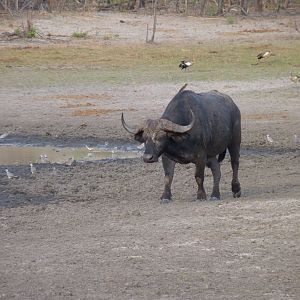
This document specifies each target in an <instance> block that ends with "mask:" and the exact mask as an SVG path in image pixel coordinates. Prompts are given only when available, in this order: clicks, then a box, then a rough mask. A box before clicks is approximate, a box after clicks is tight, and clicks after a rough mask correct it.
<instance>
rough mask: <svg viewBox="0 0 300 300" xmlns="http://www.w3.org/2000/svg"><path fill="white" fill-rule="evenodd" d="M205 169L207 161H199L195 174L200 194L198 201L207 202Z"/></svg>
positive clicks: (198, 194) (198, 193)
mask: <svg viewBox="0 0 300 300" xmlns="http://www.w3.org/2000/svg"><path fill="white" fill-rule="evenodd" d="M204 169H205V161H204V160H199V161H198V162H197V163H196V172H195V179H196V182H197V184H198V192H197V199H198V200H206V193H205V190H204V186H203V183H204Z"/></svg>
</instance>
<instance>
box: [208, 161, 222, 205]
mask: <svg viewBox="0 0 300 300" xmlns="http://www.w3.org/2000/svg"><path fill="white" fill-rule="evenodd" d="M207 166H208V167H209V168H210V169H211V172H212V175H213V179H214V186H213V190H212V193H211V196H210V199H211V200H218V199H220V188H219V185H220V179H221V170H220V164H219V162H218V160H217V158H216V157H214V158H210V159H209V160H208V162H207Z"/></svg>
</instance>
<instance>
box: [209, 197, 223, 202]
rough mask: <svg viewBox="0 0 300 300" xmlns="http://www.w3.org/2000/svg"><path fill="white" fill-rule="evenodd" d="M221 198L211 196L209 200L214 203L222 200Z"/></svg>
mask: <svg viewBox="0 0 300 300" xmlns="http://www.w3.org/2000/svg"><path fill="white" fill-rule="evenodd" d="M220 199H221V198H220V197H216V196H211V197H210V198H209V200H212V201H215V200H220Z"/></svg>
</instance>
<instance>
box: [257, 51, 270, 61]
mask: <svg viewBox="0 0 300 300" xmlns="http://www.w3.org/2000/svg"><path fill="white" fill-rule="evenodd" d="M272 55H274V54H273V53H272V52H271V51H270V50H268V51H264V52H261V53H258V54H257V59H262V58H268V57H270V56H272Z"/></svg>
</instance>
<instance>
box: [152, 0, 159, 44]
mask: <svg viewBox="0 0 300 300" xmlns="http://www.w3.org/2000/svg"><path fill="white" fill-rule="evenodd" d="M157 1H158V0H155V1H154V5H153V30H152V37H151V40H150V43H154V37H155V32H156V23H157V15H156V7H157Z"/></svg>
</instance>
